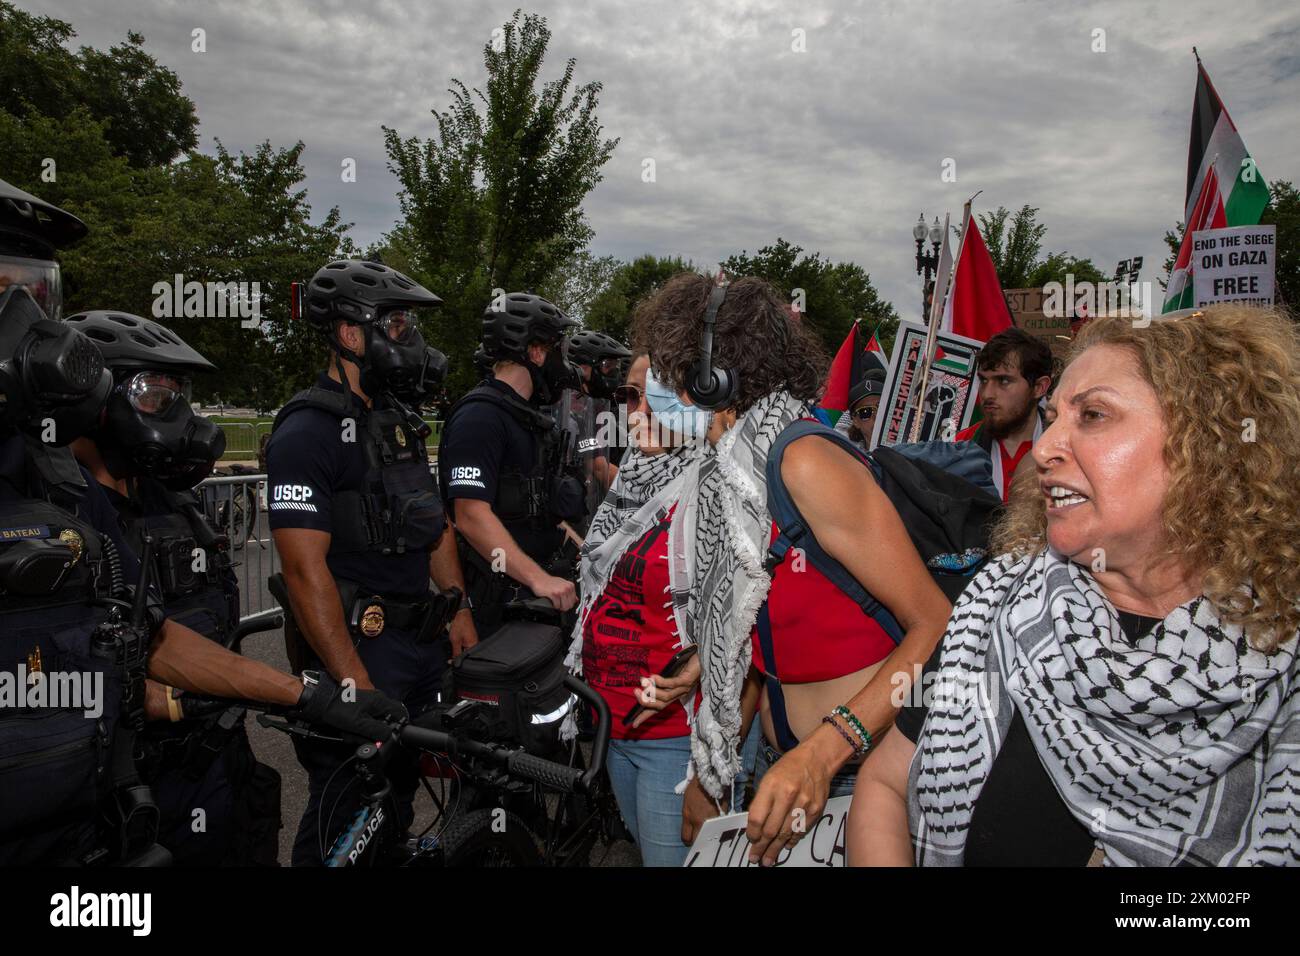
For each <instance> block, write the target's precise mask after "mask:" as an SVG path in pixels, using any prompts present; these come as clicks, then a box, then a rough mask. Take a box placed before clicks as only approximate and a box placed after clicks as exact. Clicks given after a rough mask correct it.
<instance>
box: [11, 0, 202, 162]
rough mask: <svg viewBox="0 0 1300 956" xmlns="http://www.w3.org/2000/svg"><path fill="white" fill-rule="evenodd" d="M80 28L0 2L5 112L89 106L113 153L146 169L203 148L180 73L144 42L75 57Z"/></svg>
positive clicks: (131, 40)
mask: <svg viewBox="0 0 1300 956" xmlns="http://www.w3.org/2000/svg"><path fill="white" fill-rule="evenodd" d="M75 36H76V31H74V30H73V28H72V25H71V24H69V23H66V22H64V21H62V20H57V19H55V18H53V17H36V16H32V15H31V14H28V13H25V12H23V11H22V10H19V9H18V8H17V7H15V6H14V5H13V4H10V3H6V2H3V0H0V110H3V111H4V112H6V113H9V114H11V115H13V116H17V117H31V116H33V115H43V116H64V115H67V114H69V113H72V112H73V111H74V110H76V109H78V108H81V109H84V110H85V111H86V112H87V113H88V114H89V115H90V116H91V117H93V118H94V119H95V120H96V121H97V122H99V123H100V124H101V125H102V131H103V135H104V137H105V139H106V140H107V142H108V143H109V145H110V146H111V147H112V150H113V153H114V154H115V155H117V156H123V157H125V158H126V159H127V161H128V162H130V163H131V165H133V166H136V167H138V168H145V167H149V166H157V165H161V164H163V163H169V162H171V161H172V160H174V159H176V158H177V157H179V156H181V155H183V154H184V153H185V152H187V151H188V150H191V149H193V148H194V147H195V146H197V145H198V133H197V129H198V122H199V119H198V116H197V114H196V113H195V111H194V103H193V101H192V100H190V99H189V98H188V97H187V96H185V95H184V94H183V93H181V82H180V79H179V77H177V75H176V74H175V73H174V72H173V71H171V70H169V69H167V68H166V67H164V66H161V65H160V64H159V63H158V61H157V60H155V59H154V58H153V57H152V56H150V55H149V54H148V53H147V52H146V51H145V49H144V42H145V41H144V37H143V36H141V35H140V34H138V33H134V32H130V33H128V34H127V37H126V42H125V43H121V44H118V45H116V46H113V47H111V48H110V49H109V50H107V51H103V50H96V49H94V48H93V47H88V46H83V47H82V48H81V49H80V50H79V51H78V52H77V53H75V54H74V53H72V52H71V51H70V50H69V49H68V47H67V44H68V43H69V42H70V41H71V40H72V38H73V37H75Z"/></svg>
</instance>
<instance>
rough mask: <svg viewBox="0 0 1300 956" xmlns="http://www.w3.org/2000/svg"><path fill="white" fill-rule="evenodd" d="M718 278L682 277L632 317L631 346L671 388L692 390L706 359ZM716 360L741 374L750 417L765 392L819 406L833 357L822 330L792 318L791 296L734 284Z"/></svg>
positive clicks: (753, 283) (767, 286)
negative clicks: (705, 338)
mask: <svg viewBox="0 0 1300 956" xmlns="http://www.w3.org/2000/svg"><path fill="white" fill-rule="evenodd" d="M713 284H714V283H713V279H712V278H710V277H709V276H705V275H700V274H699V273H698V272H680V273H678V274H677V275H675V276H673V277H672V278H671V279H669V280H668V281H667V282H665V283H664V284H663V286H662V287H661V288H660V289H659V290H658V291H657V292H655V293H654V294H653V295H651V296H650V297H649V298H647V299H645V300H644V301H642V302H641V303H640V304H639V305H638V306H637V307H636V310H635V312H633V314H632V343H633V346H634V347H635V348H638V349H645V350H646V351H647V352H649V353H650V367H651V368H652V369H653V370H654V373H655V377H656V378H658V379H659V380H660V381H661V382H663V383H664V384H665V385H671V386H672V387H673V388H675V389H677V390H678V391H679V392H680V391H685V390H686V380H687V378H688V377H689V376H690V372H691V367H692V366H694V365H695V363H696V361H697V360H698V359H699V357H700V330H701V328H702V327H703V325H704V311H705V308H706V307H707V305H708V302H709V293H710V292H711V291H712V289H713ZM713 363H714V365H717V366H719V367H724V368H731V369H735V370H736V372H737V373H738V374H739V377H740V387H739V389H738V390H737V392H736V401H735V409H736V412H737V414H744V413H745V412H746V411H748V410H749V409H750V408H751V407H753V405H754V403H755V402H757V401H758V400H759V399H760V398H762V397H763V396H764V395H770V394H771V393H772V392H780V391H786V392H789V393H790V394H791V395H793V396H794V397H795V398H798V399H802V400H804V401H806V402H811V401H815V400H816V399H817V398H818V397H819V396H820V394H821V390H822V386H823V384H824V383H825V380H826V370H827V369H828V368H829V366H830V359H829V357H828V356H827V354H826V350H825V349H824V348H823V347H822V343H821V339H819V338H818V337H817V333H816V332H814V331H813V330H812V329H811V328H809V327H808V326H807V325H806V324H805V323H803V322H801V321H799V320H798V319H794V318H792V317H791V315H790V312H789V309H788V307H787V304H786V301H785V299H784V298H783V297H782V295H781V293H780V292H778V291H777V289H776V287H775V286H773V285H772V284H771V283H770V282H768V281H766V280H765V279H758V278H753V277H750V278H745V279H736V280H735V281H733V282H732V283H731V285H730V287H729V288H728V289H727V298H726V299H725V300H724V301H723V303H722V307H721V308H720V309H718V324H717V329H716V330H715V332H714V335H713Z"/></svg>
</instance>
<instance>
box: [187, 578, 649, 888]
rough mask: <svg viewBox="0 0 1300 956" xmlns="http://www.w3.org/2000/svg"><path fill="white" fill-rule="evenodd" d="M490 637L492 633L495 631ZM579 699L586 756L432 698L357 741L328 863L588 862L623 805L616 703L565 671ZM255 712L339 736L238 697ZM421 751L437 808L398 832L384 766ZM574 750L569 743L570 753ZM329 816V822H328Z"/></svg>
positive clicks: (294, 728) (542, 605) (543, 606)
mask: <svg viewBox="0 0 1300 956" xmlns="http://www.w3.org/2000/svg"><path fill="white" fill-rule="evenodd" d="M507 610H508V612H509V613H510V614H511V615H512V616H515V617H523V618H527V619H530V620H533V621H536V622H538V623H541V622H546V621H549V620H553V619H557V618H558V616H559V612H558V611H555V609H554V608H552V607H551V605H550V604H549V602H546V601H544V600H542V599H533V600H531V601H524V602H515V603H514V604H512V605H510V606H508V608H507ZM489 640H490V639H489ZM563 683H564V686H565V688H566V689H567V691H568V692H569V694H570V695H571V698H570V699H571V700H573V701H580V702H582V703H585V704H587V705H589V706H590V707H591V709H592V711H593V712H594V714H595V729H594V733H593V735H592V740H591V743H590V758H589V762H588V760H587V758H586V757H585V751H586V749H587V748H584V747H582V746H580V745H579V742H578V741H577V740H576V739H575V740H573V741H571V742H569V743H568V744H566V745H564V746H563V747H561V748H560V751H559V752H557V753H556V754H554V755H553V756H555V757H557V758H563V759H552V756H541V755H538V754H535V753H531V752H529V751H528V750H527V749H526V748H525V747H523V746H519V745H517V744H515V743H513V742H509V741H503V740H500V739H499V734H498V733H497V732H496V729H495V727H494V714H493V713H492V711H493V707H492V706H491V705H490V704H488V703H487V702H484V701H479V700H472V699H461V700H458V701H456V702H454V703H448V702H442V703H439V704H435V705H434V706H432V707H430V708H429V709H427V710H426V711H424V712H423V713H421V714H418V715H416V716H415V717H413V718H411V719H410V720H409V721H405V722H395V723H393V724H392V725H391V727H392V733H391V734H390V735H389V737H388V739H387V740H384V741H378V742H371V741H366V742H362V743H360V744H359V745H358V746H357V748H356V751H355V753H354V755H353V758H352V761H351V762H352V763H353V764H354V769H353V773H354V774H355V782H354V783H353V786H357V787H359V788H360V793H361V795H362V799H361V806H360V808H359V809H358V810H357V811H355V813H354V814H353V817H352V820H351V822H350V823H349V824H348V826H347V827H346V828H345V829H344V831H343V832H342V834H341V835H340V836H339V837H338V838H337V839H336V840H335V842H334V844H333V845H332V846H331V847H329V848H328V850H327V851H325V852H324V855H323V860H324V863H325V865H326V866H331V867H349V866H378V867H397V866H418V867H426V866H428V867H481V866H489V867H497V866H500V867H526V866H555V867H560V866H583V865H586V864H587V863H588V861H589V857H590V853H591V851H592V849H593V848H594V847H595V846H596V844H597V843H603V844H605V845H609V844H610V843H612V842H613V841H614V840H616V839H619V838H621V837H624V836H625V835H626V831H625V829H624V828H623V824H622V819H621V817H620V816H619V811H618V805H617V802H616V801H615V799H614V796H613V792H612V789H611V787H610V786H609V778H608V775H607V774H606V772H605V769H604V768H605V757H606V753H607V751H608V747H609V735H610V713H609V707H608V705H607V704H606V703H605V700H604V698H603V697H601V696H600V694H598V693H597V692H596V691H594V690H592V689H591V688H590V687H589V686H588V685H587V684H586V683H584V682H583V681H582V680H581V679H579V678H577V677H574V676H572V675H565V677H564V678H563ZM231 703H232V702H231V701H229V700H222V699H219V698H197V697H196V698H194V699H193V700H192V701H190V702H189V703H187V705H186V707H187V711H189V710H190V709H192V708H193V709H203V708H219V707H228V706H230V704H231ZM241 703H243V704H244V706H247V707H249V709H252V710H255V711H259V713H258V717H257V719H258V722H259V723H260V724H262V725H263V726H265V727H269V728H272V729H275V730H279V731H282V732H284V733H288V734H290V735H295V736H300V737H303V738H305V739H315V740H321V741H335V742H337V741H339V740H340V739H341V738H340V737H338V736H337V734H336V732H334V731H332V730H321V729H318V728H316V727H313V726H310V725H308V724H306V723H304V722H302V721H301V719H298V718H296V717H294V716H291V712H290V711H287V710H286V709H284V708H276V707H270V706H267V705H262V704H256V703H251V702H246V703H245V702H241ZM403 749H405V750H408V751H414V752H415V753H416V754H417V755H418V758H419V760H420V767H421V776H420V781H421V784H422V785H423V787H424V789H425V791H426V793H427V794H428V795H429V797H430V799H431V801H432V803H433V806H434V808H435V812H434V816H433V819H432V821H431V822H430V823H428V825H427V826H426V827H425V828H424V830H423V831H422V832H420V833H419V834H417V835H414V836H410V837H408V836H407V835H406V834H405V833H402V832H399V830H398V824H397V820H396V814H395V813H394V810H393V805H392V803H391V802H390V800H389V797H390V795H391V793H392V780H391V779H390V777H389V775H388V772H387V770H388V766H389V763H390V761H391V760H392V759H393V757H394V756H395V755H396V754H397V753H398V751H399V750H403ZM566 751H567V753H566ZM331 824H332V821H331V820H329V819H328V818H327V820H326V829H327V830H328V829H332V827H331Z"/></svg>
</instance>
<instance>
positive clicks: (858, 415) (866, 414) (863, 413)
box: [853, 405, 876, 422]
mask: <svg viewBox="0 0 1300 956" xmlns="http://www.w3.org/2000/svg"><path fill="white" fill-rule="evenodd" d="M853 417H854V419H856V420H857V421H860V422H869V421H871V419H873V418H875V417H876V409H875V408H874V407H872V406H870V405H868V406H867V407H866V408H859V409H858V410H857V411H855V412H854V413H853Z"/></svg>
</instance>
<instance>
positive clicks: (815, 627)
mask: <svg viewBox="0 0 1300 956" xmlns="http://www.w3.org/2000/svg"><path fill="white" fill-rule="evenodd" d="M776 536H777V527H776V524H775V523H774V524H773V525H772V539H773V540H775V539H776ZM796 562H798V563H797V564H796ZM767 615H768V620H769V621H770V622H771V627H772V652H773V656H774V657H775V658H776V661H775V662H772V661H767V660H765V659H764V657H763V650H762V647H761V646H760V642H759V637H758V628H757V627H755V628H754V630H753V632H752V633H751V635H750V639H751V640H752V641H753V645H754V663H755V665H757V666H758V668H759V670H761V671H762V672H763V673H764V674H768V675H772V674H773V671H775V675H774V676H776V677H778V678H780V680H781V681H782V682H783V683H789V684H807V683H811V682H814V681H823V680H831V679H832V678H836V677H843V676H844V675H845V674H851V673H853V672H854V671H858V670H861V669H862V668H864V667H870V666H871V665H872V664H875V663H877V662H879V661H882V660H884V659H885V658H886V657H888V656H889V653H890V652H891V651H892V650H893V649H894V647H895V645H894V642H893V640H891V639H890V637H889V635H888V634H886V633H885V631H884V629H883V628H882V627H881V626H880V625H879V624H877V623H876V621H875V620H874V619H873V618H871V617H868V616H867V615H866V614H864V613H862V608H860V607H858V605H857V604H856V603H855V602H854V601H853V599H852V598H850V597H849V596H848V595H847V594H845V593H844V592H843V591H841V590H840V589H839V588H837V587H836V586H835V585H834V584H832V583H831V581H830V579H828V578H827V577H826V576H825V575H824V574H822V573H821V572H820V571H818V570H817V569H816V568H815V567H813V565H812V564H811V563H810V562H809V561H808V560H807V558H806V557H803V556H801V555H799V554H798V553H797V552H796V551H795V550H794V549H793V548H792V549H791V550H790V552H789V553H788V554H786V556H785V560H784V561H782V562H781V564H780V565H778V566H777V569H776V574H775V575H774V576H773V578H772V589H771V590H770V591H769V592H768V594H767Z"/></svg>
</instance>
